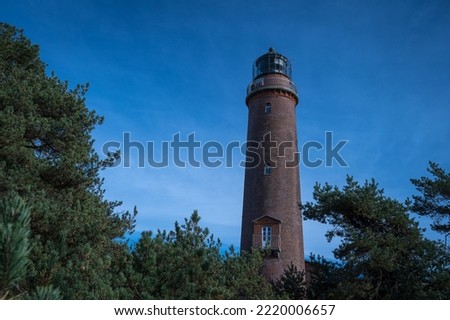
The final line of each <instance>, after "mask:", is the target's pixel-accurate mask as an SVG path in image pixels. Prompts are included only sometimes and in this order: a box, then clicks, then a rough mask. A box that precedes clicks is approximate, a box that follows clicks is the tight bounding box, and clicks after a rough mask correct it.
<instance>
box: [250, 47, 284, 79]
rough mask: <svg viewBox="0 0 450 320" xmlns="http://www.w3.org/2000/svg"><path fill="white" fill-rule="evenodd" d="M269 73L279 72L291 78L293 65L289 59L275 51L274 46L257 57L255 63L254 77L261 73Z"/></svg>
mask: <svg viewBox="0 0 450 320" xmlns="http://www.w3.org/2000/svg"><path fill="white" fill-rule="evenodd" d="M269 73H279V74H283V75H285V76H287V77H288V78H291V74H292V66H291V63H290V62H289V60H288V59H287V58H286V57H285V56H283V55H282V54H279V53H278V52H276V51H275V49H274V48H269V51H268V52H267V53H265V54H263V55H262V56H261V57H259V58H258V59H256V61H255V64H254V65H253V79H256V78H258V77H259V76H261V75H264V74H269Z"/></svg>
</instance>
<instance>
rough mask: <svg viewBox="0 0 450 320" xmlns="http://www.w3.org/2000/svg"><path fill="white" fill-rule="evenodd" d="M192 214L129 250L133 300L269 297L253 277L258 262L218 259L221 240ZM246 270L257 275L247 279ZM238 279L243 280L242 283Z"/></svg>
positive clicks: (253, 257)
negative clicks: (131, 258) (130, 254)
mask: <svg viewBox="0 0 450 320" xmlns="http://www.w3.org/2000/svg"><path fill="white" fill-rule="evenodd" d="M199 221H200V217H199V215H198V213H197V212H196V211H195V212H194V213H193V214H192V215H191V217H190V219H185V223H184V224H183V225H179V224H178V223H175V228H174V230H172V231H169V232H166V231H158V233H157V234H156V235H155V236H153V235H152V233H151V232H144V233H143V234H142V236H141V238H140V239H139V242H138V243H137V245H136V247H135V249H134V250H133V258H134V266H135V267H134V269H135V271H136V274H137V277H136V278H135V280H136V282H135V285H134V290H133V291H134V292H135V294H136V296H135V297H134V298H136V299H237V298H258V297H263V296H264V295H266V294H268V293H269V292H268V291H264V289H266V290H267V284H265V281H264V279H263V278H262V277H261V276H259V275H257V271H258V270H259V268H260V267H261V263H262V259H261V258H260V257H259V256H256V255H245V256H242V257H239V256H237V255H235V254H234V253H233V252H231V253H227V254H226V257H225V259H224V257H222V256H221V254H220V247H221V243H220V241H219V240H215V239H214V237H213V236H212V235H210V234H209V231H208V229H207V228H202V227H200V225H199ZM249 272H252V274H255V275H256V276H255V277H248V274H249ZM241 281H242V282H241Z"/></svg>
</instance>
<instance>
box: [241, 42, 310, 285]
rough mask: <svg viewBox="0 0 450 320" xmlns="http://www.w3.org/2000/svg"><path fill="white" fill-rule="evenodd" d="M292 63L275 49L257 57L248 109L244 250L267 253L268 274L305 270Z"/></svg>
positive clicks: (271, 276)
mask: <svg viewBox="0 0 450 320" xmlns="http://www.w3.org/2000/svg"><path fill="white" fill-rule="evenodd" d="M298 102H299V96H298V92H297V88H296V86H295V84H294V82H293V81H292V66H291V63H290V61H289V60H288V59H287V58H286V57H285V56H283V55H282V54H280V53H278V52H276V51H275V50H274V49H273V48H270V49H269V51H268V52H267V53H265V54H263V55H262V56H261V57H259V58H258V59H256V61H255V63H254V65H253V80H252V82H251V83H250V84H249V85H248V87H247V97H246V104H247V107H248V127H247V148H246V167H245V181H244V203H243V211H242V230H241V250H245V251H250V250H252V248H255V249H257V248H260V249H264V250H265V252H266V255H265V258H264V264H263V268H262V273H263V275H264V276H265V277H266V278H267V279H278V278H279V277H280V275H281V274H282V273H283V271H284V269H286V268H287V267H288V266H289V265H290V264H291V263H292V264H294V265H295V266H297V268H298V270H305V259H304V250H303V229H302V215H301V211H300V208H299V203H300V176H299V153H298V145H297V126H296V116H295V109H296V106H297V104H298Z"/></svg>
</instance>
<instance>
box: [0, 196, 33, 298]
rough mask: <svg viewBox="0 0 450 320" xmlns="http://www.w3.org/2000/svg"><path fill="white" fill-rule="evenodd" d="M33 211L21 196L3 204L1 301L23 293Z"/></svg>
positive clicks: (0, 202) (0, 218)
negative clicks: (21, 290)
mask: <svg viewBox="0 0 450 320" xmlns="http://www.w3.org/2000/svg"><path fill="white" fill-rule="evenodd" d="M29 236H30V209H29V207H28V206H27V205H26V204H25V202H24V201H23V200H22V199H20V198H19V197H18V196H16V197H13V198H10V199H6V198H5V199H2V200H0V297H2V298H6V297H7V296H8V295H9V293H10V292H11V293H12V295H14V294H17V293H19V292H20V288H19V287H20V285H21V282H22V281H23V279H24V278H25V275H26V269H27V267H28V264H29V260H28V254H29V252H30V243H29Z"/></svg>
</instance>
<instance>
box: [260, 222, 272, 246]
mask: <svg viewBox="0 0 450 320" xmlns="http://www.w3.org/2000/svg"><path fill="white" fill-rule="evenodd" d="M261 247H262V248H263V249H267V248H271V247H272V226H263V227H262V228H261Z"/></svg>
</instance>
